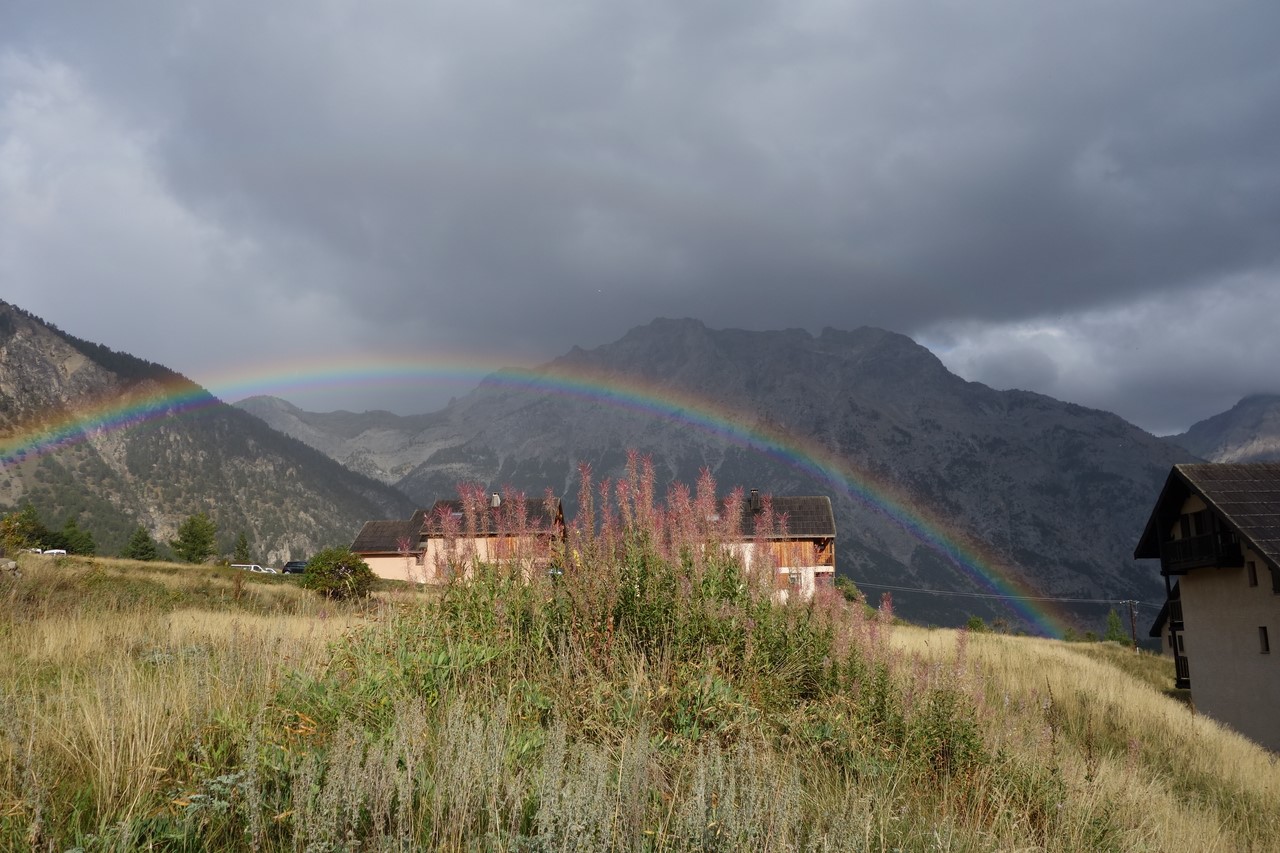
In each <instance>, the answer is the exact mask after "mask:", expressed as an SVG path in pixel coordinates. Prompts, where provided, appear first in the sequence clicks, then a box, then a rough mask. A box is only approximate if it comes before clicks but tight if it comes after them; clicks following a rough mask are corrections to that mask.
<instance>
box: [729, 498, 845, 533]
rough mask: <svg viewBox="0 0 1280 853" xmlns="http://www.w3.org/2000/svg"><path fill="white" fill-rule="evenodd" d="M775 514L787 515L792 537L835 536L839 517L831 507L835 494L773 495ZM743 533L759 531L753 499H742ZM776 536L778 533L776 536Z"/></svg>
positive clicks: (788, 530)
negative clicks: (752, 507)
mask: <svg viewBox="0 0 1280 853" xmlns="http://www.w3.org/2000/svg"><path fill="white" fill-rule="evenodd" d="M771 500H772V503H773V514H774V515H775V516H783V515H785V516H786V521H787V533H786V538H788V539H811V538H813V539H817V538H832V539H834V538H835V535H836V517H835V514H834V513H833V512H832V511H831V498H829V497H827V496H826V495H792V496H781V497H780V496H777V495H775V496H773V497H772V498H771ZM739 530H740V531H741V532H742V535H743V536H745V537H747V538H751V537H753V536H755V532H756V514H755V513H754V512H753V511H752V510H751V500H750V498H746V499H744V500H743V502H742V522H741V524H740V526H739ZM775 538H776V537H775Z"/></svg>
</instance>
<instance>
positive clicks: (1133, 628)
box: [1125, 598, 1138, 652]
mask: <svg viewBox="0 0 1280 853" xmlns="http://www.w3.org/2000/svg"><path fill="white" fill-rule="evenodd" d="M1125 603H1126V604H1128V605H1129V633H1130V634H1132V635H1133V650H1134V651H1135V652H1136V651H1137V650H1138V602H1137V601H1136V600H1134V599H1132V598H1131V599H1129V600H1128V601H1126V602H1125Z"/></svg>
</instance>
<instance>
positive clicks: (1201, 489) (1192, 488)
mask: <svg viewBox="0 0 1280 853" xmlns="http://www.w3.org/2000/svg"><path fill="white" fill-rule="evenodd" d="M1192 494H1195V495H1199V496H1200V497H1201V498H1203V499H1204V501H1205V503H1207V504H1209V506H1211V507H1213V508H1214V510H1215V511H1217V513H1218V515H1219V516H1220V517H1221V518H1222V519H1223V520H1224V521H1225V522H1226V523H1227V525H1228V526H1229V527H1230V528H1231V529H1232V530H1234V531H1235V532H1236V533H1237V534H1239V535H1240V536H1241V537H1242V538H1243V539H1245V540H1246V541H1247V542H1248V544H1249V545H1250V547H1252V548H1253V550H1254V551H1256V552H1257V553H1258V555H1259V556H1261V557H1262V558H1263V559H1264V560H1266V561H1267V562H1268V563H1270V564H1271V565H1272V566H1276V567H1277V568H1280V462H1250V463H1240V464H1227V463H1217V462H1202V463H1195V464H1185V465H1174V466H1173V470H1172V471H1170V472H1169V478H1168V479H1167V480H1166V481H1165V485H1164V489H1163V490H1162V491H1161V492H1160V499H1159V501H1157V503H1156V507H1155V509H1154V510H1153V511H1152V513H1151V518H1150V519H1149V520H1148V521H1147V527H1146V530H1145V531H1143V534H1142V539H1141V540H1140V541H1139V542H1138V547H1137V550H1135V551H1134V554H1133V555H1134V557H1137V558H1139V559H1142V558H1147V557H1159V556H1160V539H1159V535H1160V531H1161V529H1163V528H1164V527H1165V525H1167V524H1171V523H1172V521H1173V519H1174V518H1176V517H1177V513H1178V511H1179V509H1180V508H1181V506H1182V502H1183V501H1185V500H1186V498H1187V496H1189V495H1192Z"/></svg>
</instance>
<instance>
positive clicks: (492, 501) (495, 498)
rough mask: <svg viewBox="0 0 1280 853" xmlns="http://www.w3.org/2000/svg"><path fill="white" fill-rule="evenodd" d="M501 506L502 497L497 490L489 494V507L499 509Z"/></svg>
mask: <svg viewBox="0 0 1280 853" xmlns="http://www.w3.org/2000/svg"><path fill="white" fill-rule="evenodd" d="M500 506H502V498H501V497H499V495H498V493H497V492H494V493H493V494H492V495H490V496H489V507H490V509H497V508H498V507H500Z"/></svg>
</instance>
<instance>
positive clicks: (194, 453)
mask: <svg viewBox="0 0 1280 853" xmlns="http://www.w3.org/2000/svg"><path fill="white" fill-rule="evenodd" d="M143 404H145V405H143ZM1277 448H1280V398H1276V397H1251V398H1247V399H1246V400H1243V401H1241V403H1240V404H1239V405H1238V406H1236V407H1235V408H1234V409H1232V410H1231V411H1230V412H1225V413H1223V414H1222V415H1218V416H1215V417H1214V418H1210V419H1208V420H1206V421H1204V422H1202V423H1200V424H1197V425H1195V426H1194V427H1192V428H1191V429H1190V430H1189V431H1188V432H1187V433H1184V434H1183V435H1181V436H1172V437H1168V438H1164V439H1161V438H1157V437H1155V436H1152V435H1150V434H1148V433H1146V432H1145V431H1143V430H1141V429H1139V428H1138V427H1136V426H1134V425H1132V424H1130V423H1128V422H1126V421H1124V420H1123V419H1121V418H1119V417H1118V416H1116V415H1114V414H1111V413H1109V412H1103V411H1098V410H1093V409H1088V408H1084V407H1081V406H1077V405H1074V404H1070V403H1064V402H1061V401H1058V400H1054V399H1052V398H1050V397H1046V396H1044V395H1040V394H1034V393H1031V392H1026V391H997V390H993V389H991V388H989V387H987V386H984V385H981V384H979V383H974V382H968V381H965V380H964V379H961V378H960V377H958V376H956V375H954V374H952V373H951V372H950V371H948V370H947V369H946V368H945V366H944V365H943V364H942V363H941V362H940V361H939V360H938V359H937V357H935V356H934V355H933V354H932V353H931V352H929V351H928V350H927V349H926V348H924V347H922V346H920V345H918V344H917V343H915V342H914V341H912V340H911V339H910V338H908V337H906V336H903V335H900V334H896V333H893V332H888V331H885V330H882V329H875V328H866V327H864V328H858V329H854V330H852V331H840V330H836V329H825V330H823V331H822V332H821V333H820V334H817V335H814V334H811V333H809V332H807V331H803V330H782V331H760V332H756V331H743V330H733V329H718V330H717V329H711V328H708V327H707V326H706V325H704V324H703V323H701V322H699V321H696V320H687V319H686V320H655V321H653V322H652V323H649V324H647V325H645V326H640V327H638V328H635V329H633V330H632V331H630V332H629V333H627V334H626V335H625V336H624V337H622V338H621V339H620V340H618V341H615V342H613V343H611V344H607V345H605V346H601V347H597V348H595V349H591V350H584V349H580V348H577V347H574V348H572V349H570V350H569V351H568V352H567V353H566V354H565V355H564V356H562V357H561V358H558V359H556V360H554V361H552V362H550V363H548V364H546V365H544V366H542V367H540V368H538V369H535V370H526V371H512V372H500V373H497V374H494V375H493V376H491V377H489V378H488V379H486V380H484V381H482V382H481V383H480V384H479V385H478V386H477V387H476V388H475V389H474V390H473V391H472V392H470V393H469V394H467V395H465V396H463V397H460V398H457V399H455V400H454V401H452V402H451V403H450V404H449V405H448V406H446V407H444V408H443V409H440V410H438V411H435V412H430V413H425V414H420V415H411V416H404V415H396V414H392V413H389V412H363V413H352V412H343V411H337V412H327V413H317V412H307V411H304V410H302V409H299V408H297V407H295V406H292V405H290V404H289V403H287V402H285V401H284V400H280V399H278V398H270V397H255V398H250V399H247V400H243V401H240V402H239V403H237V404H236V405H235V406H228V405H225V404H223V403H222V402H221V401H219V400H217V399H216V398H214V397H213V396H212V395H210V394H208V392H207V391H204V390H203V389H201V388H200V387H199V386H197V385H195V384H194V383H192V382H190V381H189V380H187V379H186V378H185V377H182V376H180V375H179V374H176V373H174V372H173V371H171V370H169V369H167V368H165V367H163V366H161V365H157V364H153V363H150V362H146V361H144V360H141V359H138V358H136V357H134V356H132V355H129V354H126V353H120V352H114V351H112V350H110V349H107V348H106V347H103V346H101V345H98V344H94V343H91V342H88V341H83V340H80V339H78V338H76V337H74V336H72V335H69V334H66V333H64V332H62V331H60V330H59V329H57V327H56V326H53V325H52V324H49V323H46V322H44V321H42V320H40V319H39V318H36V317H33V316H31V315H29V314H27V313H26V312H23V311H22V310H21V309H18V308H16V307H14V306H10V305H7V304H4V303H2V302H0V459H2V460H3V467H2V468H0V510H3V511H8V510H12V509H14V508H16V507H18V506H20V505H21V504H23V503H24V502H30V503H32V504H33V505H35V506H36V508H37V509H38V510H39V511H40V513H41V515H42V517H43V518H44V519H45V520H46V523H48V524H50V525H51V526H57V525H58V524H60V523H61V522H62V521H63V520H64V519H66V518H68V517H75V518H76V519H77V521H78V523H79V525H80V527H81V528H83V529H89V530H92V531H93V532H94V534H95V536H96V537H97V539H98V544H99V550H100V552H103V553H115V552H117V551H118V550H119V548H120V547H121V546H122V545H123V543H124V541H125V539H126V538H127V536H128V534H129V532H130V531H131V530H132V529H133V528H134V527H135V526H136V525H139V524H141V525H142V526H144V527H145V528H146V529H147V530H148V531H149V532H150V533H151V534H152V535H153V536H154V537H155V538H156V539H157V540H159V541H161V542H165V541H168V540H169V539H171V538H172V537H173V536H174V535H175V533H176V529H177V525H178V524H179V523H180V522H181V521H182V520H183V519H184V518H186V517H187V516H188V515H190V514H192V513H195V512H199V511H206V512H209V513H210V514H211V515H212V516H213V518H214V519H215V521H216V522H217V523H218V526H219V531H220V540H219V545H220V547H221V548H222V549H223V551H224V553H225V552H229V551H230V548H231V543H232V542H233V541H234V538H235V537H236V536H237V535H238V534H239V533H244V534H246V536H247V538H248V539H249V541H250V543H251V546H252V548H253V551H254V555H255V557H256V558H257V559H259V560H261V561H263V562H273V563H277V562H281V561H283V560H286V559H290V558H296V557H300V556H307V555H308V554H310V553H313V552H314V551H315V550H316V549H318V548H321V547H325V546H328V545H333V544H346V543H349V542H350V541H351V540H352V538H353V537H354V535H355V533H356V531H358V530H359V528H360V527H361V525H362V524H363V523H364V522H365V521H367V520H371V519H379V518H407V517H408V516H409V514H410V513H411V512H412V511H413V510H414V509H415V508H417V507H420V506H426V505H430V503H432V502H434V501H435V500H436V499H439V498H443V497H453V496H455V495H456V492H457V486H458V484H459V483H462V482H478V483H482V484H484V485H485V486H486V487H488V488H493V489H496V488H499V487H502V486H511V487H515V488H518V489H522V490H524V491H526V492H527V493H529V494H531V495H541V494H542V493H543V492H544V491H546V490H548V489H550V490H551V491H553V492H555V493H557V494H559V495H561V496H563V497H564V498H565V502H566V511H567V512H569V513H572V512H573V510H574V507H575V497H576V493H577V489H578V471H579V466H580V465H581V464H583V463H586V464H588V465H589V466H590V468H591V470H592V472H593V475H594V477H595V478H596V480H597V481H600V480H605V479H617V478H619V477H620V476H622V475H623V472H624V468H625V462H626V456H627V452H628V451H629V450H636V451H639V452H640V453H642V454H646V455H648V456H650V457H651V458H652V459H653V461H654V465H655V469H656V471H657V475H658V479H659V481H660V482H659V483H658V486H659V490H660V491H661V489H662V488H664V487H665V486H666V485H668V484H670V483H674V482H684V483H687V484H690V485H692V484H693V483H694V482H695V481H696V480H697V478H698V476H699V474H700V472H701V471H702V470H703V469H707V470H709V471H710V472H711V473H712V474H713V475H714V476H715V478H716V480H717V481H718V483H719V487H720V490H721V491H722V492H727V491H728V490H730V489H732V488H734V487H742V488H745V489H750V488H758V489H760V490H761V491H762V492H764V493H771V494H778V495H795V494H826V495H829V496H830V497H831V499H832V502H833V506H834V509H835V511H836V518H837V529H838V538H837V561H838V570H839V572H840V573H841V574H843V575H846V576H849V577H851V578H853V579H854V580H855V581H856V582H858V583H860V584H861V585H862V586H863V588H864V590H865V591H866V592H868V593H869V595H871V596H872V598H873V599H874V598H875V597H876V595H877V593H878V592H880V591H883V590H884V589H885V588H893V592H894V595H895V597H896V605H897V607H898V610H899V612H900V613H903V614H904V615H906V616H908V617H910V618H914V619H917V620H920V621H925V622H937V623H942V624H955V623H956V622H957V621H962V620H963V617H965V616H966V615H970V614H974V615H982V616H984V617H989V618H1001V619H1006V620H1008V621H1010V622H1011V623H1013V624H1015V625H1018V626H1020V627H1028V628H1032V629H1034V628H1035V626H1034V625H1027V624H1025V621H1026V619H1027V609H1026V608H1022V609H1020V610H1019V609H1018V608H1013V609H1011V608H1010V607H1009V606H1008V603H1007V602H1006V601H1002V600H1000V599H999V598H997V597H994V596H995V594H997V593H1004V592H1009V591H1014V592H1018V591H1021V592H1032V591H1034V592H1035V593H1036V594H1038V595H1041V596H1044V597H1050V598H1061V599H1092V600H1098V601H1099V602H1100V603H1098V604H1089V603H1087V602H1062V603H1060V604H1054V605H1053V606H1055V607H1059V609H1060V610H1062V612H1063V613H1064V614H1065V616H1066V618H1067V619H1068V621H1071V622H1073V623H1074V624H1078V625H1080V626H1083V627H1089V626H1096V625H1098V624H1099V622H1100V620H1101V619H1103V618H1104V617H1105V613H1106V610H1107V608H1108V607H1109V606H1110V605H1111V602H1114V601H1116V600H1122V599H1138V600H1141V601H1143V602H1149V603H1152V604H1154V603H1157V602H1159V601H1160V600H1161V598H1162V593H1163V590H1162V586H1161V583H1160V581H1159V578H1158V575H1157V573H1156V571H1155V570H1154V569H1153V568H1151V567H1147V566H1143V565H1141V564H1137V563H1135V562H1134V561H1133V560H1132V552H1133V547H1134V544H1135V542H1136V541H1137V538H1138V536H1139V535H1140V533H1141V528H1142V525H1143V523H1144V522H1145V520H1146V517H1147V514H1148V512H1149V510H1150V507H1151V505H1152V503H1153V502H1154V500H1155V498H1156V496H1157V495H1158V493H1159V489H1160V486H1161V484H1162V483H1163V481H1164V478H1165V476H1166V474H1167V473H1168V470H1169V467H1170V466H1171V465H1173V464H1174V463H1177V462H1183V461H1194V460H1196V459H1198V458H1202V457H1203V458H1209V459H1230V460H1239V459H1255V458H1276V456H1275V454H1276V453H1277ZM1268 454H1271V455H1268ZM921 590H928V591H929V592H921ZM1038 606H1039V605H1033V609H1034V608H1036V607H1038Z"/></svg>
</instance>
